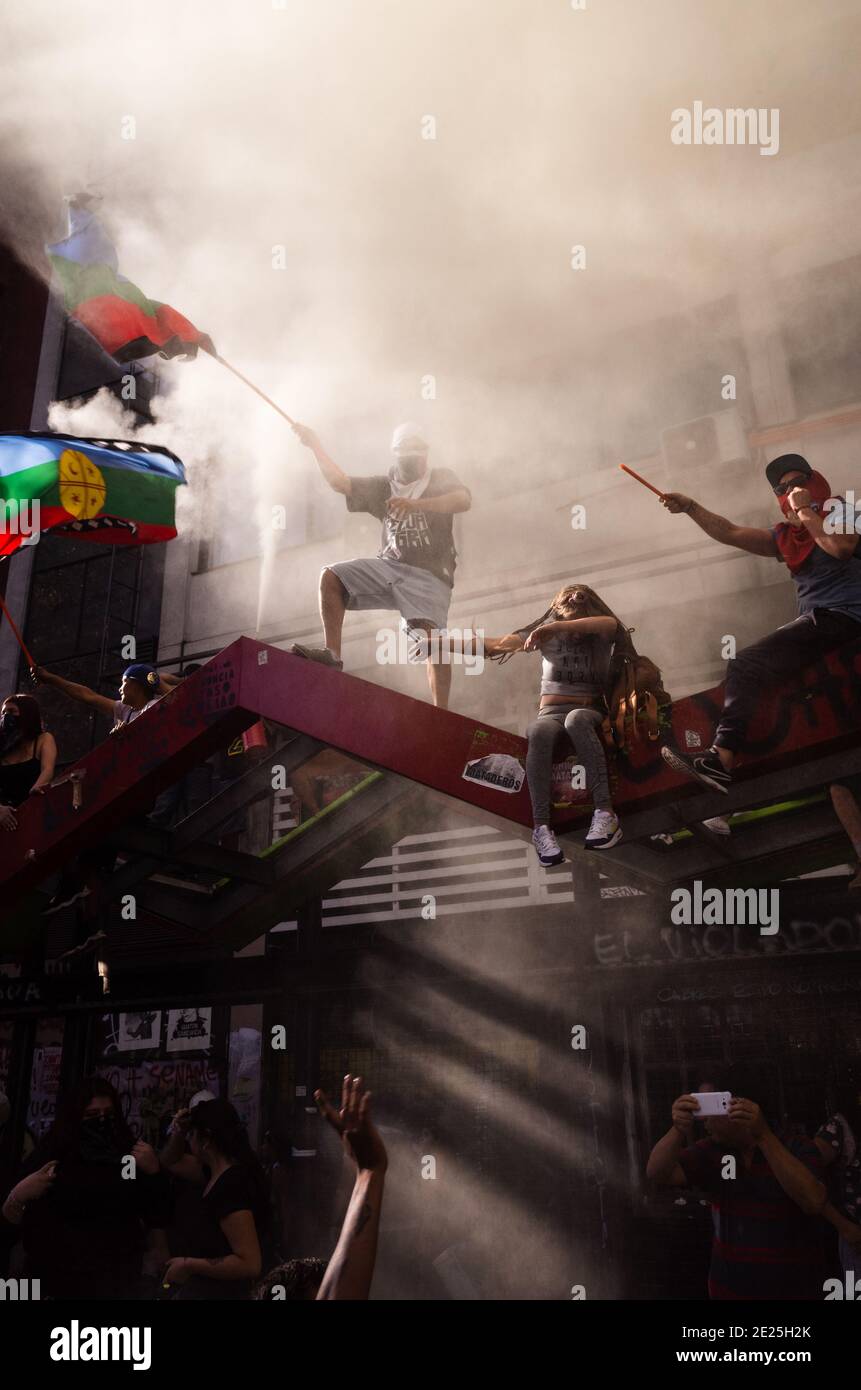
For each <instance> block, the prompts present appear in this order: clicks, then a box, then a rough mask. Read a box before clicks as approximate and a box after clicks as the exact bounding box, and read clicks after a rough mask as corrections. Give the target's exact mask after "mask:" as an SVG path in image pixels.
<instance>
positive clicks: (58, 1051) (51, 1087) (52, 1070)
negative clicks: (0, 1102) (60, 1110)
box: [27, 1047, 63, 1137]
mask: <svg viewBox="0 0 861 1390" xmlns="http://www.w3.org/2000/svg"><path fill="white" fill-rule="evenodd" d="M62 1057H63V1049H62V1047H36V1048H34V1049H33V1070H32V1072H31V1073H30V1104H29V1106H28V1108H27V1128H28V1129H29V1130H30V1133H31V1134H33V1135H34V1136H36V1137H38V1136H40V1135H42V1134H44V1133H45V1131H46V1130H48V1129H50V1128H51V1125H52V1124H53V1123H54V1119H55V1116H56V1113H57V1094H58V1092H59V1090H60V1063H61V1061H62Z"/></svg>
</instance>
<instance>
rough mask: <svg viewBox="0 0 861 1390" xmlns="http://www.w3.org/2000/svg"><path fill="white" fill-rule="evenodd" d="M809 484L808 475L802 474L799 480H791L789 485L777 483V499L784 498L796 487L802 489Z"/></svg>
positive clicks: (775, 491)
mask: <svg viewBox="0 0 861 1390" xmlns="http://www.w3.org/2000/svg"><path fill="white" fill-rule="evenodd" d="M806 482H807V475H806V474H802V475H801V477H799V478H790V480H789V482H788V483H782V482H781V483H775V485H774V495H775V497H784V496H785V495H786V493H787V492H791V491H792V489H793V488H794V487H802V486H803V485H804V483H806Z"/></svg>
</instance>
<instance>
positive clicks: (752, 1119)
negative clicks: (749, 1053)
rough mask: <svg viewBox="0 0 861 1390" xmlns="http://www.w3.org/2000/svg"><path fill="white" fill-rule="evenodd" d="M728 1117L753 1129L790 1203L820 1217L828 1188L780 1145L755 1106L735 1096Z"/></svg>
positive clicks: (752, 1133) (750, 1101) (826, 1198)
mask: <svg viewBox="0 0 861 1390" xmlns="http://www.w3.org/2000/svg"><path fill="white" fill-rule="evenodd" d="M728 1114H729V1118H730V1119H731V1120H743V1121H744V1122H745V1123H746V1124H747V1125H749V1126H750V1132H751V1135H752V1136H753V1138H754V1139H755V1140H756V1143H757V1144H758V1145H759V1148H760V1150H761V1151H762V1153H763V1154H764V1155H765V1158H766V1160H767V1162H768V1166H769V1168H770V1169H771V1171H772V1173H773V1174H774V1176H775V1177H776V1178H777V1181H778V1182H779V1183H780V1186H781V1187H782V1188H783V1190H784V1192H785V1193H786V1195H787V1197H788V1198H789V1200H790V1201H791V1202H794V1203H795V1205H796V1206H797V1207H800V1209H801V1210H802V1211H803V1212H806V1213H807V1215H809V1216H816V1215H818V1214H819V1213H821V1211H822V1209H823V1207H824V1206H825V1203H826V1202H827V1200H828V1193H827V1191H826V1189H825V1184H824V1183H821V1182H820V1181H819V1179H818V1178H817V1177H815V1176H814V1174H813V1173H811V1171H810V1169H809V1168H807V1167H806V1166H805V1165H804V1164H803V1163H802V1162H801V1160H800V1159H798V1158H796V1157H795V1155H794V1154H791V1153H790V1152H789V1149H787V1147H786V1145H785V1144H782V1143H781V1142H780V1140H779V1139H778V1137H777V1135H776V1134H775V1133H774V1131H773V1130H772V1129H771V1128H770V1126H769V1125H768V1123H767V1121H766V1119H765V1116H764V1115H763V1113H762V1111H761V1110H760V1108H759V1106H758V1105H757V1104H756V1102H755V1101H752V1100H746V1099H745V1098H744V1097H742V1096H734V1097H733V1099H732V1100H731V1101H730V1104H729V1111H728Z"/></svg>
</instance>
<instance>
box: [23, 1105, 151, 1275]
mask: <svg viewBox="0 0 861 1390" xmlns="http://www.w3.org/2000/svg"><path fill="white" fill-rule="evenodd" d="M130 1158H133V1159H134V1160H135V1168H134V1169H133V1170H131V1165H130V1163H129V1159H130ZM27 1169H28V1172H27V1176H25V1177H24V1178H22V1179H21V1181H20V1182H18V1183H16V1185H15V1186H14V1187H13V1188H12V1191H11V1192H10V1193H9V1195H8V1197H7V1198H6V1201H5V1202H4V1204H3V1216H4V1218H5V1220H6V1221H7V1222H8V1223H9V1224H10V1225H11V1226H18V1227H20V1231H21V1239H22V1242H23V1245H24V1251H25V1255H26V1273H27V1276H28V1278H31V1279H39V1280H40V1281H41V1289H40V1294H41V1297H42V1298H54V1299H66V1298H85V1299H103V1298H114V1299H123V1298H139V1297H140V1296H141V1293H142V1291H143V1288H142V1271H143V1266H144V1263H145V1259H146V1250H147V1247H148V1246H149V1247H150V1249H151V1250H152V1252H153V1258H154V1260H155V1263H156V1265H157V1266H160V1264H161V1263H162V1262H163V1252H165V1253H166V1244H165V1241H164V1227H165V1225H166V1224H167V1212H166V1195H167V1183H166V1179H165V1178H164V1176H163V1175H162V1174H160V1173H159V1171H158V1159H157V1158H156V1156H155V1153H154V1152H153V1150H152V1149H151V1148H150V1146H149V1145H148V1144H143V1143H141V1142H138V1143H135V1140H134V1136H133V1135H132V1133H131V1131H130V1130H129V1128H128V1125H127V1124H126V1122H125V1120H124V1119H123V1116H122V1112H121V1110H120V1105H119V1097H118V1095H117V1093H116V1091H115V1090H114V1088H113V1086H111V1085H110V1083H109V1082H107V1081H103V1080H102V1079H101V1078H100V1077H93V1078H90V1079H89V1080H88V1081H84V1082H82V1083H81V1085H80V1086H79V1087H78V1089H77V1090H76V1092H74V1093H73V1094H72V1096H71V1099H70V1100H69V1101H68V1103H67V1104H66V1105H65V1106H64V1108H63V1110H62V1111H61V1113H60V1115H59V1116H58V1118H57V1120H56V1122H55V1124H54V1125H53V1126H52V1128H51V1129H50V1130H49V1131H48V1133H47V1134H46V1136H45V1138H44V1140H43V1141H42V1142H41V1144H40V1145H39V1146H38V1148H37V1149H36V1152H35V1153H34V1154H33V1156H32V1158H31V1160H30V1162H29V1163H28V1165H27ZM131 1171H133V1172H134V1178H133V1179H132V1178H131V1176H130V1172H131Z"/></svg>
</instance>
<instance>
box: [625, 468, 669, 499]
mask: <svg viewBox="0 0 861 1390" xmlns="http://www.w3.org/2000/svg"><path fill="white" fill-rule="evenodd" d="M619 467H620V468H621V470H622V472H623V473H630V475H631V477H632V478H636V479H637V482H638V483H642V484H643V487H647V488H648V489H649V492H653V493H654V494H655V496H656V497H663V495H664V494H663V493H662V492H661V490H660V489H659V488H656V487H652V484H651V483H647V482H646V480H645V478H641V477H640V475H639V473H635V472H634V470H633V468H629V467H628V465H627V463H620V464H619Z"/></svg>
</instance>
